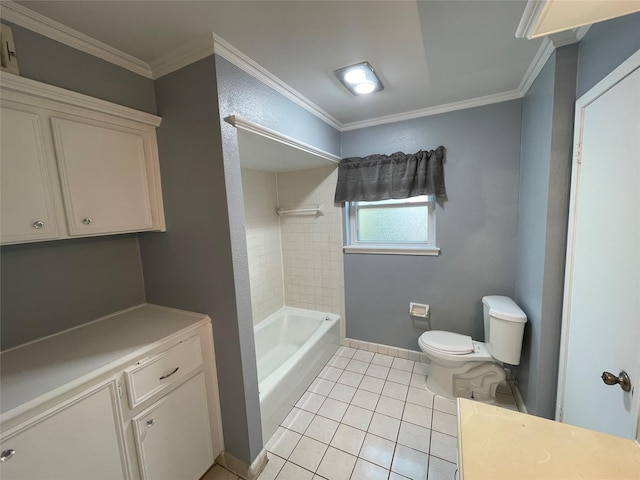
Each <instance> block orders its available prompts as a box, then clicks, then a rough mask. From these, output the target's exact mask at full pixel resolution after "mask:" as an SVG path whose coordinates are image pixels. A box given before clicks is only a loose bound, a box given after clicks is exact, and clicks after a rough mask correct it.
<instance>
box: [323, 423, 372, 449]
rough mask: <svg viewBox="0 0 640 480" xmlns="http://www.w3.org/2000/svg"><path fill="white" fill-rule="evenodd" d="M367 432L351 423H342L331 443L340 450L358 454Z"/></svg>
mask: <svg viewBox="0 0 640 480" xmlns="http://www.w3.org/2000/svg"><path fill="white" fill-rule="evenodd" d="M365 435H366V433H365V432H364V431H362V430H358V429H357V428H353V427H350V426H349V425H345V424H343V423H342V424H340V426H339V427H338V430H337V431H336V434H335V435H334V436H333V440H331V443H330V445H331V446H332V447H334V448H337V449H338V450H342V451H344V452H347V453H350V454H351V455H355V456H357V455H358V453H360V447H362V442H363V441H364V437H365Z"/></svg>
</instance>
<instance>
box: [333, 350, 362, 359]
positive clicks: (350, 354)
mask: <svg viewBox="0 0 640 480" xmlns="http://www.w3.org/2000/svg"><path fill="white" fill-rule="evenodd" d="M356 352H357V350H356V349H355V348H350V347H340V348H338V350H337V351H336V353H335V354H336V355H337V356H338V357H347V358H351V357H353V356H354V355H355V353H356Z"/></svg>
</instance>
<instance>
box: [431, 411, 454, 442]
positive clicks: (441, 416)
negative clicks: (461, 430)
mask: <svg viewBox="0 0 640 480" xmlns="http://www.w3.org/2000/svg"><path fill="white" fill-rule="evenodd" d="M431 429H432V430H434V431H437V432H442V433H446V434H447V435H451V436H453V437H457V436H458V420H457V418H456V416H455V415H449V414H448V413H444V412H438V411H435V412H433V423H432V424H431Z"/></svg>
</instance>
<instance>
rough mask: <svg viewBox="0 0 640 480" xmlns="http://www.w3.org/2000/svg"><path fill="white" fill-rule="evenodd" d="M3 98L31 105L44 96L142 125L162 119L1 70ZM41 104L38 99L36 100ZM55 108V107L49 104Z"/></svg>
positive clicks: (50, 99) (153, 123) (46, 98)
mask: <svg viewBox="0 0 640 480" xmlns="http://www.w3.org/2000/svg"><path fill="white" fill-rule="evenodd" d="M0 80H1V82H2V94H3V98H5V99H10V100H13V101H16V102H20V103H25V104H29V105H33V104H34V103H33V102H34V99H44V100H46V101H50V102H56V104H62V105H66V106H72V107H79V108H83V109H86V110H89V111H92V112H96V113H101V114H108V115H111V116H115V117H118V118H119V119H123V120H127V121H134V122H137V123H142V124H145V125H152V126H153V127H158V126H159V125H160V122H161V121H162V118H161V117H158V116H157V115H152V114H151V113H146V112H141V111H139V110H135V109H133V108H129V107H124V106H122V105H117V104H115V103H111V102H107V101H106V100H100V99H98V98H94V97H90V96H89V95H84V94H82V93H78V92H73V91H71V90H66V89H64V88H60V87H56V86H53V85H48V84H46V83H42V82H38V81H37V80H31V79H29V78H25V77H20V76H18V75H13V74H11V73H6V72H1V73H0ZM37 105H38V106H40V105H41V103H40V102H38V103H37ZM52 108H54V109H56V108H59V106H58V107H53V106H52Z"/></svg>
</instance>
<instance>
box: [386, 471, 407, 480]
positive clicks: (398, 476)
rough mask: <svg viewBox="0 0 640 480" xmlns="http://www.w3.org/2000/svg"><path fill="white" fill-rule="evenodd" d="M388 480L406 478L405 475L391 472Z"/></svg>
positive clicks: (402, 479) (403, 479)
mask: <svg viewBox="0 0 640 480" xmlns="http://www.w3.org/2000/svg"><path fill="white" fill-rule="evenodd" d="M389 480H407V477H405V476H404V475H400V474H399V473H396V472H391V473H390V474H389Z"/></svg>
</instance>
